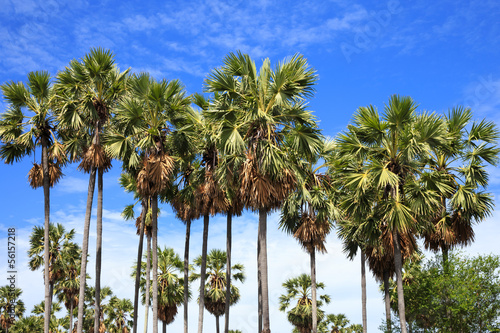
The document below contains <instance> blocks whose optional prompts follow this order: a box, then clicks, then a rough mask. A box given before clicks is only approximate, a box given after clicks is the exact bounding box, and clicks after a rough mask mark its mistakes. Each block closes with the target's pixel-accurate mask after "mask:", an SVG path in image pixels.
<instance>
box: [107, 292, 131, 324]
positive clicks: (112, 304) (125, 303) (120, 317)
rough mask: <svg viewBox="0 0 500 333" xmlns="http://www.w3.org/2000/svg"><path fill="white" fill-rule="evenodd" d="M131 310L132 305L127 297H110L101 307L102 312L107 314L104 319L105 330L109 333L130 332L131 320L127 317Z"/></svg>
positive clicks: (129, 315)
mask: <svg viewBox="0 0 500 333" xmlns="http://www.w3.org/2000/svg"><path fill="white" fill-rule="evenodd" d="M133 310H134V307H133V305H132V302H131V301H130V300H129V299H126V298H123V299H120V298H118V297H116V296H113V297H111V299H110V300H109V302H108V304H107V305H106V306H105V307H103V312H104V314H106V316H107V317H106V319H105V320H104V322H105V326H106V331H107V332H110V333H128V332H130V326H131V325H132V320H130V319H129V318H130V317H132V313H133ZM132 318H133V317H132Z"/></svg>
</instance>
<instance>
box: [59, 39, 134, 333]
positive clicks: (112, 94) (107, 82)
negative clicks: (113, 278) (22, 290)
mask: <svg viewBox="0 0 500 333" xmlns="http://www.w3.org/2000/svg"><path fill="white" fill-rule="evenodd" d="M127 73H128V70H126V71H124V72H120V70H119V69H118V67H117V66H116V64H115V62H114V55H113V54H112V52H111V51H109V50H104V49H102V48H93V49H91V50H90V52H89V53H88V54H86V55H85V56H84V57H83V58H82V59H81V60H76V59H74V60H72V61H71V62H70V64H69V65H68V66H67V67H66V68H65V69H64V70H63V71H61V72H59V74H58V75H57V84H56V91H57V96H58V112H59V119H60V121H61V125H62V126H63V128H65V129H68V130H71V131H72V133H73V135H69V136H68V137H67V138H66V141H67V143H68V146H69V147H70V148H69V150H70V152H71V155H72V158H73V159H79V158H81V160H82V161H81V163H80V165H79V168H80V169H82V170H83V171H84V172H86V173H89V186H88V193H87V207H86V212H85V223H84V232H83V242H82V263H81V265H82V266H81V269H80V275H81V276H80V279H81V280H83V279H84V277H85V276H86V274H87V254H88V238H89V228H90V219H91V212H92V202H93V199H94V189H95V179H96V172H97V178H98V184H97V190H98V194H97V219H96V229H97V239H96V277H95V279H96V281H95V292H96V302H95V306H96V311H97V312H98V313H99V312H100V303H101V302H100V299H99V297H100V288H101V282H100V281H101V257H102V209H103V206H102V200H103V173H104V172H106V171H108V170H109V169H110V167H111V159H110V157H109V155H108V154H107V153H106V152H105V149H104V148H103V146H102V144H101V135H102V133H103V130H104V129H105V127H106V125H107V123H108V121H109V119H110V117H111V113H112V109H113V108H114V107H115V106H116V104H117V102H118V100H119V99H120V97H121V96H122V95H123V93H124V91H125V79H126V77H127ZM84 295H85V283H82V284H81V287H80V293H79V298H78V299H79V303H78V328H77V332H78V333H82V324H83V302H84ZM99 318H100V316H99V315H97V316H95V323H94V330H96V331H97V330H98V329H99V326H100V325H99V320H100V319H99Z"/></svg>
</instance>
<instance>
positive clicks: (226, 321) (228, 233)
mask: <svg viewBox="0 0 500 333" xmlns="http://www.w3.org/2000/svg"><path fill="white" fill-rule="evenodd" d="M232 217H233V216H232V214H231V212H228V213H227V227H226V254H227V261H226V308H225V314H224V333H228V331H229V307H230V306H231V304H230V299H231V245H232V230H231V227H232Z"/></svg>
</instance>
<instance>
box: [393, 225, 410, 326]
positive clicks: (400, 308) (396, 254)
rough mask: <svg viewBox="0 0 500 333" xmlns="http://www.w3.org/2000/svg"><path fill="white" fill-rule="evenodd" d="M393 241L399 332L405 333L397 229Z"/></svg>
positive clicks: (400, 259) (400, 260)
mask: <svg viewBox="0 0 500 333" xmlns="http://www.w3.org/2000/svg"><path fill="white" fill-rule="evenodd" d="M393 241H394V268H395V269H396V284H397V291H398V312H399V322H400V325H401V333H407V330H406V313H405V298H404V292H403V258H402V255H401V244H400V243H399V234H398V232H397V230H394V231H393Z"/></svg>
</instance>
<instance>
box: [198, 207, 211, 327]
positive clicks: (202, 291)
mask: <svg viewBox="0 0 500 333" xmlns="http://www.w3.org/2000/svg"><path fill="white" fill-rule="evenodd" d="M209 221H210V217H209V216H208V214H205V215H204V216H203V245H202V250H201V273H200V301H199V310H198V312H199V315H198V333H202V332H203V311H204V308H205V279H206V271H207V242H208V223H209Z"/></svg>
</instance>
